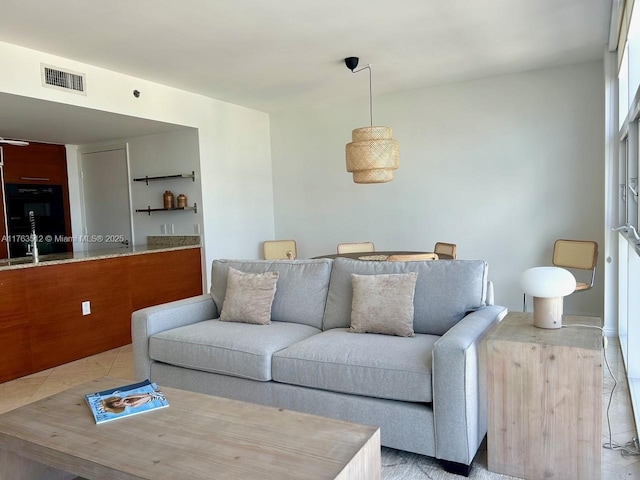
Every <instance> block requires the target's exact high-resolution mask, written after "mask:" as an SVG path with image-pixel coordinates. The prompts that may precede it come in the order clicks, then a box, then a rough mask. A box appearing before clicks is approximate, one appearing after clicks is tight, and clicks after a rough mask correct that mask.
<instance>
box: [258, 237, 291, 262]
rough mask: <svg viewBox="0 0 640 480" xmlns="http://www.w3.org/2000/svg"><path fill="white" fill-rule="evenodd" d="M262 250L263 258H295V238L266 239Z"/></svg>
mask: <svg viewBox="0 0 640 480" xmlns="http://www.w3.org/2000/svg"><path fill="white" fill-rule="evenodd" d="M262 252H263V254H264V259H265V260H281V259H282V260H286V259H289V260H295V259H296V258H297V256H298V249H297V248H296V241H295V240H267V241H266V242H264V243H263V244H262Z"/></svg>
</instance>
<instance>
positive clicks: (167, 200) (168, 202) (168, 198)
mask: <svg viewBox="0 0 640 480" xmlns="http://www.w3.org/2000/svg"><path fill="white" fill-rule="evenodd" d="M162 199H163V200H164V208H166V209H170V208H173V193H171V191H170V190H167V191H166V192H164V194H163V195H162Z"/></svg>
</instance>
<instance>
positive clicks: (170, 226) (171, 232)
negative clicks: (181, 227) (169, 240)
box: [169, 223, 176, 235]
mask: <svg viewBox="0 0 640 480" xmlns="http://www.w3.org/2000/svg"><path fill="white" fill-rule="evenodd" d="M169 233H170V234H171V235H173V234H174V233H176V232H175V230H174V228H173V223H171V224H169Z"/></svg>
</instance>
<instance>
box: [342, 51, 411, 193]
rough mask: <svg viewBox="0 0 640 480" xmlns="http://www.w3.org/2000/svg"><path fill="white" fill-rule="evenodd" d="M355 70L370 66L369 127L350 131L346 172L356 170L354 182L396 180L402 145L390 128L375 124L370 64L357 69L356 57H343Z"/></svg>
mask: <svg viewBox="0 0 640 480" xmlns="http://www.w3.org/2000/svg"><path fill="white" fill-rule="evenodd" d="M344 61H345V64H346V65H347V68H349V69H350V70H351V71H352V72H353V73H358V72H361V71H362V70H364V69H369V116H370V120H371V125H370V126H369V127H361V128H356V129H355V130H353V131H352V132H351V140H352V141H351V143H348V144H347V146H346V159H347V172H350V173H353V181H354V182H355V183H386V182H390V181H391V180H393V171H394V170H396V169H397V168H398V166H399V164H400V145H399V144H398V141H397V140H394V139H393V132H392V130H391V128H389V127H379V126H376V127H374V126H373V100H372V88H371V65H367V66H365V67H362V68H361V69H360V70H356V71H354V68H356V66H357V65H358V58H357V57H349V58H345V59H344Z"/></svg>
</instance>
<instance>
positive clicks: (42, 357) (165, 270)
mask: <svg viewBox="0 0 640 480" xmlns="http://www.w3.org/2000/svg"><path fill="white" fill-rule="evenodd" d="M201 293H202V267H201V256H200V248H189V249H182V250H171V251H165V252H154V253H144V254H139V255H138V254H133V255H123V256H119V257H113V258H105V259H95V260H87V261H79V262H67V263H60V264H50V265H47V264H46V263H41V264H40V265H38V266H34V267H26V268H19V269H15V270H0V352H2V361H1V362H0V383H1V382H5V381H8V380H12V379H14V378H18V377H21V376H24V375H28V374H31V373H34V372H38V371H40V370H44V369H47V368H51V367H54V366H57V365H61V364H63V363H67V362H70V361H73V360H77V359H79V358H83V357H87V356H89V355H94V354H96V353H100V352H103V351H106V350H110V349H112V348H116V347H120V346H122V345H126V344H128V343H131V313H133V312H134V311H135V310H138V309H140V308H144V307H148V306H151V305H157V304H160V303H164V302H169V301H173V300H178V299H181V298H186V297H190V296H193V295H199V294H201ZM84 301H90V302H91V314H90V315H82V302H84Z"/></svg>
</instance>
